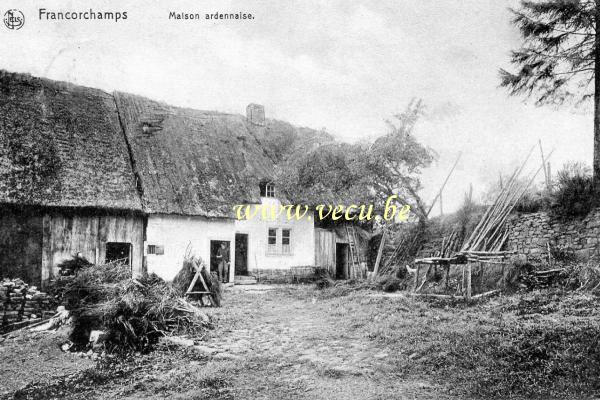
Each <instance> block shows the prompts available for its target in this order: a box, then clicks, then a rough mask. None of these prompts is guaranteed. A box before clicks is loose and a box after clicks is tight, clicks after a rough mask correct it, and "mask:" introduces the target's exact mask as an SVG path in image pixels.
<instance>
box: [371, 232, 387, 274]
mask: <svg viewBox="0 0 600 400" xmlns="http://www.w3.org/2000/svg"><path fill="white" fill-rule="evenodd" d="M386 234H387V231H386V230H385V228H384V229H383V234H382V235H381V242H380V243H379V249H378V250H377V259H375V266H374V267H373V276H377V272H379V263H381V255H382V254H383V246H385V236H386Z"/></svg>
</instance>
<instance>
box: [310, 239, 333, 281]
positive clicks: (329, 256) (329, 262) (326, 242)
mask: <svg viewBox="0 0 600 400" xmlns="http://www.w3.org/2000/svg"><path fill="white" fill-rule="evenodd" d="M335 243H336V238H335V233H334V232H332V231H329V230H326V229H321V228H315V265H316V266H317V267H321V268H327V270H328V271H329V274H330V275H331V276H335V257H336V255H335Z"/></svg>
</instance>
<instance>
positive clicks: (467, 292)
mask: <svg viewBox="0 0 600 400" xmlns="http://www.w3.org/2000/svg"><path fill="white" fill-rule="evenodd" d="M471 269H472V268H471V263H470V262H469V263H467V285H466V286H467V290H466V292H465V300H466V301H467V303H469V302H470V301H471V272H472V271H471Z"/></svg>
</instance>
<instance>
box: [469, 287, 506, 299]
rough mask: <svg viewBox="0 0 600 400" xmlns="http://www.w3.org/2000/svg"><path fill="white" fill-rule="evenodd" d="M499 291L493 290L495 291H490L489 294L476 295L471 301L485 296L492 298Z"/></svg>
mask: <svg viewBox="0 0 600 400" xmlns="http://www.w3.org/2000/svg"><path fill="white" fill-rule="evenodd" d="M500 292H501V290H499V289H495V290H490V291H489V292H485V293H480V294H476V295H475V296H473V299H481V298H484V297H487V296H492V295H494V294H496V293H500Z"/></svg>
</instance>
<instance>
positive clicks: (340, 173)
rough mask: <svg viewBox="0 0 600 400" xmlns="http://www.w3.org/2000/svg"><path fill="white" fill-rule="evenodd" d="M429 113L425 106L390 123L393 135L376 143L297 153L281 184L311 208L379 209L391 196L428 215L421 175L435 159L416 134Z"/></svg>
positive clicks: (283, 169)
mask: <svg viewBox="0 0 600 400" xmlns="http://www.w3.org/2000/svg"><path fill="white" fill-rule="evenodd" d="M422 113H423V105H422V103H421V102H420V101H416V102H415V101H413V102H411V103H410V104H409V105H408V106H407V108H406V110H405V111H404V112H403V113H400V114H397V115H395V116H394V120H393V121H387V124H388V133H387V134H386V135H384V136H381V137H379V138H377V139H376V140H375V141H373V142H361V143H357V144H348V143H341V142H330V143H327V144H324V145H321V146H318V147H316V148H313V149H312V150H309V151H303V152H300V153H295V154H293V155H292V156H290V157H289V158H288V159H287V160H286V161H285V162H283V163H280V164H279V165H278V167H277V173H276V182H277V184H278V186H279V187H280V188H281V189H282V190H283V192H284V193H285V194H286V195H287V197H288V198H289V199H290V200H291V201H293V202H296V203H306V204H313V205H314V204H322V203H328V204H336V203H342V204H352V203H355V204H374V205H375V206H376V207H382V206H383V204H384V202H385V200H387V198H388V197H389V196H391V195H397V196H398V203H400V204H409V205H411V206H412V207H413V210H415V209H416V210H419V211H421V213H422V214H424V213H425V209H424V206H423V204H422V202H421V200H420V198H419V196H418V191H419V189H420V188H421V182H420V179H419V175H420V173H421V170H422V169H423V168H426V167H427V166H429V165H430V164H431V162H432V161H433V158H434V153H433V151H432V150H431V149H429V148H427V147H425V146H423V145H421V144H420V143H419V142H418V141H417V140H416V139H415V138H414V137H413V136H412V132H413V129H414V126H415V124H416V122H417V121H418V119H419V117H420V116H421V115H422Z"/></svg>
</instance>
